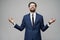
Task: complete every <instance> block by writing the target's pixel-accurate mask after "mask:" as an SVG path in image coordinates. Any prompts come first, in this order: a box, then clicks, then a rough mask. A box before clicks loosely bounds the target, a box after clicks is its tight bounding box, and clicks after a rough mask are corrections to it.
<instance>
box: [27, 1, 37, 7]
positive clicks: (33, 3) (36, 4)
mask: <svg viewBox="0 0 60 40" xmlns="http://www.w3.org/2000/svg"><path fill="white" fill-rule="evenodd" d="M32 3H33V4H35V7H37V4H36V3H35V2H30V3H29V4H28V7H30V4H32Z"/></svg>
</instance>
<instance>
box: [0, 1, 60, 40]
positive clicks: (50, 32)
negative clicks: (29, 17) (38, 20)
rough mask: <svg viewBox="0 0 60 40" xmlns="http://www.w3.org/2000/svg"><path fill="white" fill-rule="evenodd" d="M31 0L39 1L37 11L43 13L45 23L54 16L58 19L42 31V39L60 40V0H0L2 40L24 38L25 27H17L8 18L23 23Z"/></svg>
mask: <svg viewBox="0 0 60 40" xmlns="http://www.w3.org/2000/svg"><path fill="white" fill-rule="evenodd" d="M31 1H33V2H36V3H37V12H38V13H39V14H41V15H43V17H44V24H46V23H47V22H48V21H49V19H50V18H52V17H53V18H55V19H56V22H55V23H53V24H52V25H50V27H49V28H48V29H47V30H46V31H45V32H42V31H41V36H42V40H60V0H0V40H24V34H25V29H24V30H23V31H19V30H17V29H15V28H14V26H13V25H12V24H11V23H9V21H8V18H9V17H12V18H14V20H15V22H16V23H17V24H18V25H21V22H22V19H23V16H24V15H26V14H27V13H29V9H28V3H29V2H31Z"/></svg>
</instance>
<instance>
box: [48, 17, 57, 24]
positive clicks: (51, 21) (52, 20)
mask: <svg viewBox="0 0 60 40" xmlns="http://www.w3.org/2000/svg"><path fill="white" fill-rule="evenodd" d="M55 21H56V19H54V18H51V20H50V21H49V22H48V23H49V25H50V24H52V23H54V22H55Z"/></svg>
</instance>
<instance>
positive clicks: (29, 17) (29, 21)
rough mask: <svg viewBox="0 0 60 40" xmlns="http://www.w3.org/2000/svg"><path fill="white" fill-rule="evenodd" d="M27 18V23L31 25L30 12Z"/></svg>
mask: <svg viewBox="0 0 60 40" xmlns="http://www.w3.org/2000/svg"><path fill="white" fill-rule="evenodd" d="M28 20H29V24H30V25H31V26H32V23H31V18H30V13H29V14H28Z"/></svg>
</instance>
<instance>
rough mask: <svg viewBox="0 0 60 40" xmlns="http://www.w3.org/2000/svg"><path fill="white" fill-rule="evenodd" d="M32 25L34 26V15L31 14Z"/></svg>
mask: <svg viewBox="0 0 60 40" xmlns="http://www.w3.org/2000/svg"><path fill="white" fill-rule="evenodd" d="M32 24H33V25H34V15H33V14H32Z"/></svg>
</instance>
